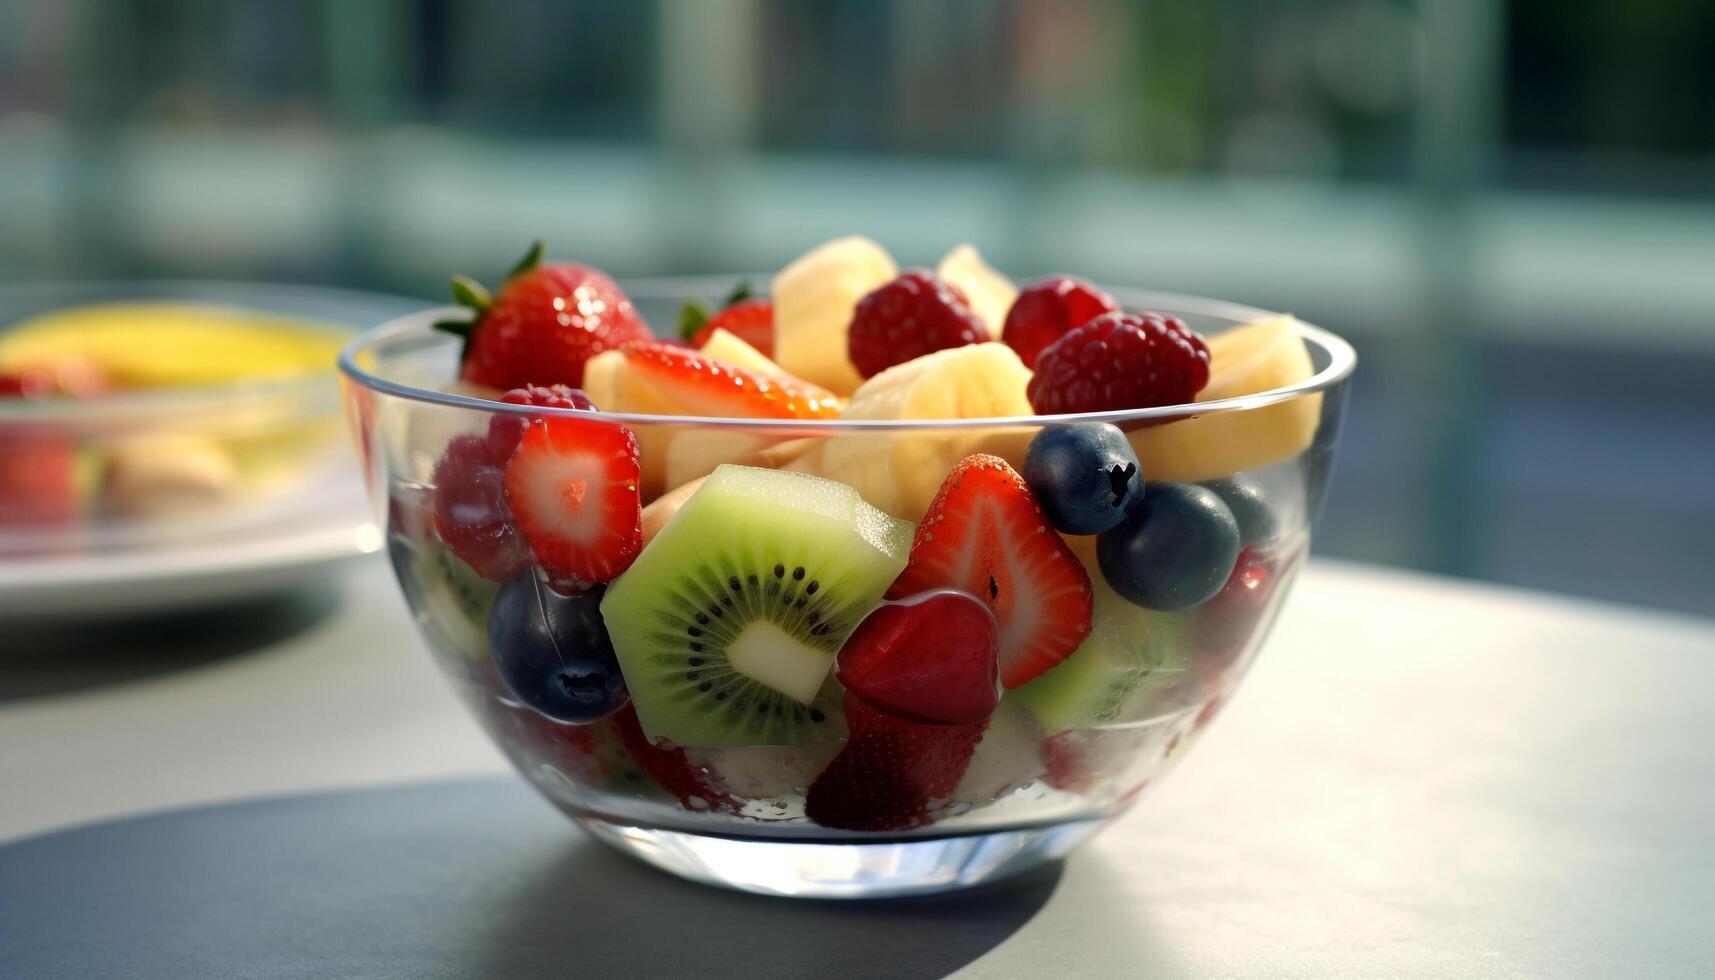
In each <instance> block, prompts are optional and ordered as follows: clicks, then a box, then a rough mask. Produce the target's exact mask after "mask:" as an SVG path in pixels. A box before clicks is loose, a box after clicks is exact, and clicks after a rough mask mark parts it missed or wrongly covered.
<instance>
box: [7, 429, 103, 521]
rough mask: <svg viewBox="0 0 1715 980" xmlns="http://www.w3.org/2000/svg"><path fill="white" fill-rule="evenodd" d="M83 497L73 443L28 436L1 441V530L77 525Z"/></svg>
mask: <svg viewBox="0 0 1715 980" xmlns="http://www.w3.org/2000/svg"><path fill="white" fill-rule="evenodd" d="M82 497H83V495H82V494H81V493H80V492H79V482H78V465H77V449H76V447H75V446H73V444H72V443H71V441H70V440H68V439H62V438H56V437H50V436H32V435H24V436H20V437H17V438H16V439H13V438H11V437H8V438H7V439H6V440H5V441H4V442H0V527H15V528H20V527H34V528H44V527H64V526H66V525H69V524H73V523H75V522H76V521H77V517H78V512H79V509H80V503H81V501H82Z"/></svg>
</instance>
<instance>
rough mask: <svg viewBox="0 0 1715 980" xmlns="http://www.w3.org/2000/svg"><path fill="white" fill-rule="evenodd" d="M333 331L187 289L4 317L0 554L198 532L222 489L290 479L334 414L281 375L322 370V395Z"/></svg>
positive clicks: (259, 490)
mask: <svg viewBox="0 0 1715 980" xmlns="http://www.w3.org/2000/svg"><path fill="white" fill-rule="evenodd" d="M345 339H346V337H345V335H344V333H343V332H342V331H339V330H335V329H331V328H328V327H324V326H322V325H320V324H316V323H311V322H303V321H299V320H293V319H286V318H279V317H273V316H269V315H266V314H263V313H259V312H254V311H249V310H240V309H230V308H226V307H218V306H207V305H199V304H193V303H183V302H158V301H151V302H130V303H102V304H95V305H88V306H75V307H68V308H64V309H59V310H55V311H52V312H49V313H44V314H40V315H37V316H34V317H30V318H28V319H25V320H22V321H20V322H17V323H11V324H0V557H9V556H11V555H14V554H26V555H40V554H63V553H66V552H68V551H81V550H84V549H86V548H96V547H103V546H109V545H111V546H118V545H122V544H128V543H137V542H140V541H142V540H152V539H151V538H149V536H148V534H146V533H144V532H145V531H146V530H150V529H152V530H171V531H175V532H178V531H184V532H196V533H200V532H201V531H202V530H206V529H209V528H210V527H212V526H214V525H215V523H216V522H215V514H216V513H217V512H219V511H221V510H222V509H224V508H227V507H228V505H233V504H240V503H247V502H251V501H255V500H257V499H259V498H262V497H267V496H272V495H274V494H276V493H277V492H278V491H282V490H285V489H290V488H292V487H293V486H295V484H296V481H297V478H298V477H299V476H301V475H302V474H303V473H304V472H305V470H306V468H307V464H308V461H309V460H310V458H311V457H320V456H323V455H325V454H326V453H327V452H328V450H329V448H330V446H332V445H333V444H334V440H333V438H332V437H334V436H336V435H337V431H338V421H337V418H336V417H334V416H333V415H332V414H331V413H330V412H329V411H328V408H327V407H326V406H320V405H318V406H315V409H316V411H315V413H314V417H313V418H312V417H308V416H309V415H310V413H309V412H308V411H307V410H306V405H305V404H304V402H305V401H306V399H304V398H303V397H302V393H301V391H299V390H296V389H293V388H292V387H291V386H292V385H293V384H295V383H297V382H300V381H305V380H306V379H313V378H314V377H315V376H317V375H320V376H322V377H324V378H326V385H325V387H326V391H325V392H323V393H321V399H322V400H326V399H327V398H328V397H329V396H331V394H332V391H333V386H332V379H331V377H329V376H328V375H329V373H330V369H331V367H332V365H333V362H334V358H335V355H336V354H337V352H338V350H339V347H340V345H341V344H342V343H343V341H344V340H345ZM270 385H274V386H276V387H275V388H274V389H273V392H272V393H271V394H270V393H269V392H268V390H267V388H268V386H270ZM217 394H223V395H224V397H219V398H216V397H215V396H216V395H217ZM181 396H182V400H181ZM221 526H222V527H225V525H221Z"/></svg>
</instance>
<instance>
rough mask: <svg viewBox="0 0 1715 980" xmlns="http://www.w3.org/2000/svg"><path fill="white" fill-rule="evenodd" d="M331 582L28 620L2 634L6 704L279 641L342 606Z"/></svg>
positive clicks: (0, 678)
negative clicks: (189, 603) (219, 600)
mask: <svg viewBox="0 0 1715 980" xmlns="http://www.w3.org/2000/svg"><path fill="white" fill-rule="evenodd" d="M339 603H340V595H339V591H338V590H337V589H335V588H333V587H331V586H321V587H310V588H298V589H293V590H289V591H284V592H279V593H274V594H271V595H268V596H264V597H261V598H257V599H248V600H245V601H243V602H239V603H231V604H226V605H220V606H214V607H210V608H206V609H199V610H194V611H187V612H174V613H165V614H155V615H146V616H126V617H118V618H111V619H94V620H90V619H67V618H54V619H46V618H44V619H40V620H32V619H23V620H13V621H11V622H8V623H6V624H5V627H4V635H3V637H0V703H5V702H7V701H18V700H23V699H25V698H34V697H43V696H47V695H54V694H67V693H71V692H73V691H82V690H88V689H91V688H97V687H105V686H107V685H110V684H123V683H127V682H130V681H136V680H141V679H144V678H149V677H155V676H159V675H161V674H168V673H174V672H177V671H181V670H190V669H193V668H196V667H200V666H202V665H204V664H207V663H211V662H213V661H216V660H222V659H226V658H229V657H238V656H244V655H246V654H250V653H254V652H256V651H258V650H261V649H263V648H265V647H269V646H272V645H274V644H277V643H279V642H281V641H282V640H285V639H287V638H289V637H292V636H294V635H296V634H298V633H300V632H302V631H304V630H306V629H309V628H310V627H312V626H314V625H315V624H316V623H319V622H321V621H322V620H323V619H324V618H326V617H327V616H328V615H329V614H330V613H332V612H333V611H334V610H335V609H337V608H338V607H339Z"/></svg>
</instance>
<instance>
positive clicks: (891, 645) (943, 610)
mask: <svg viewBox="0 0 1715 980" xmlns="http://www.w3.org/2000/svg"><path fill="white" fill-rule="evenodd" d="M999 639H1000V628H999V626H998V625H997V624H996V623H995V620H994V614H993V613H991V612H989V609H988V606H986V605H984V604H983V602H982V601H981V600H979V599H977V598H975V597H973V596H970V595H967V594H965V593H963V592H957V591H954V590H952V589H937V590H935V591H933V592H925V593H923V594H921V595H915V596H912V597H910V598H908V599H904V600H902V601H899V602H886V603H882V604H881V605H880V606H877V607H876V608H875V609H874V610H872V611H871V612H870V614H869V615H868V616H866V617H864V620H863V622H861V623H859V624H858V628H857V629H856V630H854V631H852V635H851V636H850V637H848V638H847V639H846V642H845V645H844V646H842V647H841V648H840V655H839V658H838V659H837V660H836V661H835V662H834V676H835V677H837V678H839V681H840V683H841V684H842V685H844V687H845V689H846V690H847V691H848V692H850V693H852V694H855V695H857V696H858V697H860V698H863V699H864V700H865V701H868V702H869V703H870V704H871V705H873V706H874V707H875V708H876V709H878V710H880V711H885V712H887V713H888V714H890V715H893V716H895V717H898V718H907V719H910V720H912V721H920V722H924V723H926V724H935V725H954V724H970V723H971V722H973V721H982V720H983V719H984V718H987V717H988V716H989V715H992V714H994V709H995V707H996V706H997V705H999V704H1000V676H999V671H1000V666H999V663H998V661H997V660H996V658H995V646H996V644H997V642H998V641H999Z"/></svg>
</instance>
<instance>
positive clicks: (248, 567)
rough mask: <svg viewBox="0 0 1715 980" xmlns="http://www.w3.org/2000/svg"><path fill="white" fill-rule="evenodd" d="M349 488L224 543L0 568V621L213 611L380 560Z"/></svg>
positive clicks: (3, 562) (15, 562) (374, 534)
mask: <svg viewBox="0 0 1715 980" xmlns="http://www.w3.org/2000/svg"><path fill="white" fill-rule="evenodd" d="M355 483H356V480H355V479H353V480H352V482H351V483H350V484H344V485H341V486H340V488H339V491H338V492H336V493H330V494H329V495H328V496H329V498H330V499H329V500H327V502H326V505H325V506H321V507H317V508H314V509H312V510H311V511H310V514H309V516H306V517H304V518H303V519H301V520H298V521H294V522H291V523H284V524H279V525H275V526H271V527H268V528H267V529H265V530H263V529H259V530H257V531H256V532H255V533H253V534H251V535H248V536H243V537H237V538H228V539H224V540H222V539H215V540H202V541H195V542H184V543H181V544H173V545H162V546H159V547H154V548H143V549H138V550H136V551H116V552H108V553H103V554H94V555H77V556H71V557H64V558H25V559H10V560H7V559H0V619H4V618H6V617H10V616H18V617H23V616H32V617H47V616H90V615H116V614H134V613H149V612H164V611H168V610H180V609H188V608H193V607H197V606H209V605H216V604H219V603H223V602H230V601H233V600H236V599H244V598H249V597H252V596H257V595H262V594H265V593H268V592H272V591H275V590H277V589H281V588H284V587H287V586H290V585H294V584H297V583H298V582H302V581H305V580H307V579H309V578H311V577H313V576H314V575H315V574H316V573H318V572H321V571H323V570H325V569H326V567H327V566H329V565H332V564H334V563H336V562H340V561H345V560H347V559H350V558H355V557H357V556H359V555H365V554H370V553H373V552H376V551H379V550H381V546H382V538H381V532H380V531H379V530H378V529H377V528H376V527H375V525H374V523H373V522H372V521H371V520H370V514H369V509H368V506H367V505H366V504H364V502H363V499H362V496H361V487H358V486H355V485H353V484H355Z"/></svg>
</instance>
